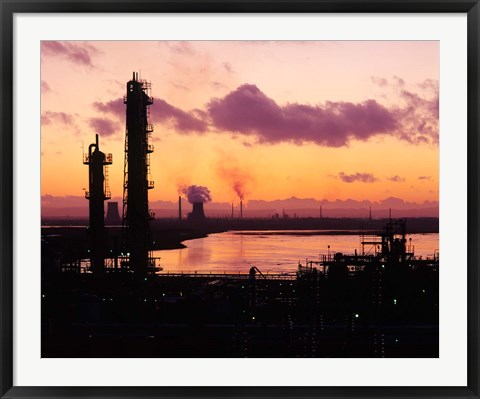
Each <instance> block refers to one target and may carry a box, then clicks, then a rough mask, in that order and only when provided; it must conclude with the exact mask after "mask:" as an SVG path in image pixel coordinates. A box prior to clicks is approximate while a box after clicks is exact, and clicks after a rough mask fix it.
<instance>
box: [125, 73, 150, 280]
mask: <svg viewBox="0 0 480 399" xmlns="http://www.w3.org/2000/svg"><path fill="white" fill-rule="evenodd" d="M150 89H151V84H150V83H147V82H146V81H144V80H139V79H138V73H136V72H134V73H133V77H132V80H130V81H129V82H127V95H126V96H125V97H124V103H125V104H126V105H127V126H126V131H125V161H124V166H123V174H124V175H123V218H122V235H123V243H122V245H123V252H124V253H125V252H126V253H127V254H129V265H130V268H131V269H132V270H134V271H135V273H136V274H137V276H138V277H142V276H144V275H145V274H146V273H147V270H148V266H149V247H150V244H151V242H150V241H151V234H150V224H149V221H150V220H151V219H152V218H153V213H152V212H151V211H150V210H149V209H148V190H149V189H152V188H153V187H154V183H153V181H151V180H150V154H151V153H152V152H153V145H151V144H149V139H150V138H151V135H152V132H153V125H151V124H149V123H148V117H149V114H150V112H149V106H150V105H152V104H153V98H152V97H150Z"/></svg>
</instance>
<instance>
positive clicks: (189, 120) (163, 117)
mask: <svg viewBox="0 0 480 399" xmlns="http://www.w3.org/2000/svg"><path fill="white" fill-rule="evenodd" d="M151 115H152V120H153V121H154V122H155V121H158V122H164V121H168V122H170V123H171V124H172V125H173V127H174V128H175V129H176V130H178V131H179V132H181V133H185V132H197V133H203V132H205V131H206V130H207V123H206V122H205V121H204V120H202V118H203V117H204V116H205V113H204V112H203V111H200V110H193V111H190V112H186V111H183V110H181V109H180V108H177V107H174V106H173V105H170V104H169V103H167V102H166V101H165V100H155V103H154V104H153V105H152V107H151Z"/></svg>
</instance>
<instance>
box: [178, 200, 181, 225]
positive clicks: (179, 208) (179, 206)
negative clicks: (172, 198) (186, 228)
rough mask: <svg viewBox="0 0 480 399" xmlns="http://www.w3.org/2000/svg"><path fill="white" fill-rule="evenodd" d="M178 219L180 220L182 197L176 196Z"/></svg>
mask: <svg viewBox="0 0 480 399" xmlns="http://www.w3.org/2000/svg"><path fill="white" fill-rule="evenodd" d="M178 220H182V197H181V196H180V195H179V196H178Z"/></svg>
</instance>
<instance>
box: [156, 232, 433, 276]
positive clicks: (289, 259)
mask: <svg viewBox="0 0 480 399" xmlns="http://www.w3.org/2000/svg"><path fill="white" fill-rule="evenodd" d="M410 238H411V239H412V245H413V246H414V248H415V255H417V256H419V255H421V256H423V257H427V256H433V253H434V251H435V250H437V249H438V246H439V243H438V234H411V235H408V236H407V244H408V243H409V242H410V241H409V239H410ZM360 242H361V236H359V235H356V234H353V235H315V234H312V232H298V231H296V232H288V231H280V232H278V231H276V232H272V231H263V232H251V231H245V232H238V231H237V232H225V233H218V234H211V235H210V236H208V237H206V238H199V239H195V240H188V241H185V242H184V244H185V245H186V246H187V247H186V248H182V249H171V250H162V251H154V254H155V256H160V257H161V265H162V267H163V272H195V271H197V272H207V273H208V272H217V273H223V272H227V273H238V272H241V273H246V272H248V270H249V268H250V266H252V265H254V266H256V267H258V268H259V269H260V270H261V271H262V272H264V273H278V272H294V271H295V270H296V269H297V265H298V262H302V263H304V262H305V259H307V258H308V259H318V257H319V255H320V254H326V253H327V252H328V251H329V250H330V252H331V253H334V252H343V253H350V254H353V253H354V251H355V250H357V251H358V253H361V244H360ZM328 246H330V249H328ZM368 249H369V248H367V247H365V252H368Z"/></svg>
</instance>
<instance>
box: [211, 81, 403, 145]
mask: <svg viewBox="0 0 480 399" xmlns="http://www.w3.org/2000/svg"><path fill="white" fill-rule="evenodd" d="M207 109H208V113H209V115H210V117H211V119H212V122H213V125H214V126H215V127H216V128H217V129H219V130H227V131H231V132H239V133H243V134H247V135H248V134H250V135H255V136H257V138H258V139H259V141H260V142H262V143H278V142H283V141H290V142H294V143H297V144H302V143H304V142H313V143H316V144H319V145H325V146H329V147H341V146H345V145H348V143H349V141H350V139H359V140H367V139H368V138H370V137H371V136H373V135H376V134H381V133H388V132H391V131H393V130H395V129H396V128H397V122H396V120H395V119H394V117H393V115H392V113H391V112H390V111H389V110H388V109H387V108H385V107H383V106H382V105H380V104H378V103H377V102H376V101H375V100H368V101H365V102H363V103H361V104H353V103H350V102H327V103H326V104H325V105H324V106H312V105H304V104H287V105H285V106H280V105H278V104H277V103H276V102H275V101H274V100H273V99H271V98H269V97H267V96H266V95H265V94H264V93H263V92H262V91H260V90H259V89H258V87H257V86H255V85H251V84H244V85H242V86H240V87H238V88H237V89H236V90H235V91H233V92H230V93H229V94H228V95H226V96H225V97H223V98H221V99H218V98H217V99H214V100H212V101H210V103H209V104H208V105H207Z"/></svg>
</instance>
